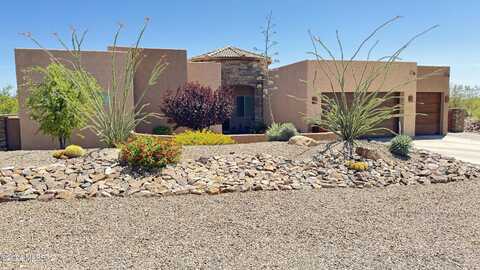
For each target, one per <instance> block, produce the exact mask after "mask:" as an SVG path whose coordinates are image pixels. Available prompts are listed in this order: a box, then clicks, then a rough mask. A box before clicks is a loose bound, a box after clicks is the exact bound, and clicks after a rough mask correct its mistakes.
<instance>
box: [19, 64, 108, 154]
mask: <svg viewBox="0 0 480 270" xmlns="http://www.w3.org/2000/svg"><path fill="white" fill-rule="evenodd" d="M66 70H68V69H67V68H65V67H64V66H63V65H61V64H58V63H52V64H50V65H49V66H48V67H46V68H43V67H34V68H32V69H30V70H28V73H39V74H41V75H42V76H43V78H42V80H40V81H39V82H34V81H32V80H28V86H29V89H30V93H29V95H28V97H27V107H28V109H29V115H30V117H31V118H32V119H33V120H35V121H37V122H38V124H39V125H40V126H39V131H41V132H42V133H44V134H46V135H50V136H53V137H55V138H58V141H59V144H60V148H62V149H63V148H65V146H66V142H67V140H69V139H70V137H71V135H72V132H73V130H74V129H77V128H83V127H85V126H86V124H87V116H86V113H88V112H91V110H90V108H89V106H88V102H87V100H88V98H87V96H86V94H85V91H84V90H85V85H84V84H83V83H82V84H80V85H77V84H75V83H74V82H73V81H72V79H71V77H70V76H69V75H67V73H66V72H67V71H66ZM69 72H70V71H69ZM71 72H72V73H71V74H70V75H72V76H74V77H75V78H77V79H78V78H79V77H80V76H85V80H87V81H88V85H90V86H91V87H92V89H94V90H93V91H98V90H99V89H100V87H99V86H98V84H97V82H96V80H95V78H93V77H92V76H90V75H88V74H82V72H81V71H71ZM79 111H81V112H83V113H78V112H79Z"/></svg>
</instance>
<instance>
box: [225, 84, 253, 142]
mask: <svg viewBox="0 0 480 270" xmlns="http://www.w3.org/2000/svg"><path fill="white" fill-rule="evenodd" d="M253 94H254V92H253V87H250V86H243V85H242V86H235V87H233V96H234V109H233V113H232V116H231V117H230V120H229V121H228V123H226V124H224V127H225V126H228V132H229V133H249V132H250V131H251V129H252V127H253V126H254V124H255V104H254V102H255V101H254V100H255V99H254V96H253Z"/></svg>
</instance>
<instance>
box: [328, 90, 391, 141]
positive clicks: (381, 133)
mask: <svg viewBox="0 0 480 270" xmlns="http://www.w3.org/2000/svg"><path fill="white" fill-rule="evenodd" d="M325 95H327V96H328V97H330V98H333V97H334V94H333V93H325ZM338 95H339V97H340V95H341V94H340V93H339V94H338ZM346 95H347V102H348V103H349V104H351V103H352V101H353V93H346ZM392 96H393V97H398V96H399V93H393V94H392ZM398 103H399V98H391V99H389V100H387V101H386V102H385V105H387V106H395V105H397V104H398ZM398 125H399V120H398V117H394V118H390V119H388V120H387V121H385V122H383V123H382V124H380V125H379V126H380V127H384V128H388V129H389V130H392V131H393V132H395V133H398V130H399V128H398ZM392 135H393V134H392V133H391V132H390V131H387V130H385V131H378V132H376V133H373V134H370V135H369V136H392Z"/></svg>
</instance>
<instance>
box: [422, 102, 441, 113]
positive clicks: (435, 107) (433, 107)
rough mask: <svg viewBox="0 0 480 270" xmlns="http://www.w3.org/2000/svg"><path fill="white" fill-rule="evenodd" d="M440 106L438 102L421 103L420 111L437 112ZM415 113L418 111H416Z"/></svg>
mask: <svg viewBox="0 0 480 270" xmlns="http://www.w3.org/2000/svg"><path fill="white" fill-rule="evenodd" d="M441 108H442V107H441V106H440V104H438V103H437V104H422V105H421V112H422V113H428V114H430V113H438V112H439V111H440V110H441ZM417 113H419V112H418V111H417Z"/></svg>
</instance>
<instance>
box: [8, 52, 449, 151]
mask: <svg viewBox="0 0 480 270" xmlns="http://www.w3.org/2000/svg"><path fill="white" fill-rule="evenodd" d="M117 49H118V50H117V51H118V52H117V61H116V66H115V67H114V68H115V69H116V70H118V73H119V74H120V73H121V71H122V64H123V63H124V61H125V56H126V53H125V49H126V48H117ZM111 50H112V48H109V49H108V50H106V51H84V52H82V64H83V66H84V67H85V69H86V70H87V71H89V72H90V73H91V74H92V75H93V76H94V77H95V78H96V79H97V80H98V82H99V84H100V85H101V86H102V87H103V88H104V89H108V87H109V84H110V81H111V74H112V70H111V69H112V65H111V64H112V51H111ZM142 50H143V53H144V55H145V58H144V60H143V61H142V62H141V64H140V66H139V68H138V70H137V72H136V74H135V78H134V91H133V95H132V96H131V97H130V100H131V101H130V102H131V104H134V103H135V101H136V100H137V99H138V98H139V95H140V93H141V92H142V91H143V89H144V88H145V87H146V85H147V81H148V77H149V75H150V72H151V70H152V69H153V67H154V65H155V63H156V62H157V61H158V60H159V59H161V58H162V57H163V58H164V59H165V60H166V61H167V62H168V63H169V66H168V67H167V69H166V70H165V72H164V73H162V75H161V76H160V78H159V80H158V83H157V84H156V85H155V86H154V87H151V88H150V90H149V91H148V92H147V96H146V98H145V99H144V102H147V103H149V104H150V105H149V106H148V110H150V111H155V112H159V113H161V106H162V103H163V100H164V98H165V97H166V95H167V93H168V91H169V90H171V91H176V89H177V88H179V87H180V86H182V85H184V84H185V83H186V82H189V81H198V82H199V83H201V84H204V85H208V86H210V87H212V88H213V89H216V88H218V87H219V86H221V85H225V86H230V87H231V88H232V89H233V93H234V99H235V109H234V112H233V115H232V117H231V119H230V120H229V121H227V122H226V123H224V124H223V125H222V128H223V132H225V133H248V132H249V131H250V130H251V129H252V128H253V127H254V126H255V125H258V123H265V124H267V125H268V124H269V123H270V122H271V120H270V119H269V117H268V115H269V113H268V111H267V110H268V108H267V104H268V102H267V101H266V100H265V98H264V96H263V93H262V83H263V78H262V74H264V73H263V72H262V68H264V67H263V65H262V62H264V61H262V60H263V59H262V56H261V55H259V54H256V53H253V52H249V51H246V50H242V49H239V48H236V47H232V46H228V47H225V48H221V49H217V50H214V51H211V52H208V53H205V54H202V55H199V56H195V57H192V58H190V59H188V58H187V52H186V50H177V49H151V48H145V49H142ZM50 52H51V53H52V54H54V55H55V56H57V57H63V58H68V53H67V52H65V51H62V50H51V51H50ZM15 63H16V73H17V84H18V85H17V89H18V90H17V93H18V98H19V103H20V110H19V115H18V119H19V131H18V132H19V133H20V136H19V137H20V142H19V144H20V147H21V149H54V148H57V147H58V145H57V142H56V140H54V139H52V138H50V137H48V136H45V135H43V134H41V133H39V132H38V131H37V129H38V125H37V123H35V122H34V121H33V120H31V119H30V118H29V116H28V111H27V108H26V106H25V100H26V97H27V96H28V92H29V89H27V87H26V86H25V78H24V70H25V69H28V68H30V67H33V66H43V67H46V66H47V65H48V64H49V63H50V60H49V57H48V55H47V54H46V53H45V52H44V51H42V50H40V49H15ZM332 64H333V63H332V62H329V61H322V62H317V61H311V60H306V61H301V62H298V63H293V64H289V65H285V66H282V67H278V68H275V69H273V70H270V72H271V74H272V76H271V77H272V78H273V80H274V86H276V88H277V89H276V90H274V91H273V92H272V98H271V103H272V110H273V114H274V117H275V119H274V120H275V122H292V123H294V124H295V126H296V127H297V128H298V129H299V130H300V131H301V132H319V130H318V129H316V128H315V127H312V126H310V125H308V123H307V122H306V121H305V118H306V117H309V116H313V115H316V114H319V113H321V102H320V93H321V92H323V93H325V92H331V91H332V90H331V87H330V84H329V82H328V80H327V79H326V78H325V77H324V76H322V73H321V72H320V70H321V68H322V67H321V66H320V65H324V67H328V66H329V65H332ZM365 64H366V62H362V61H356V62H352V63H351V65H350V68H349V69H348V70H347V74H348V76H349V77H350V79H349V80H347V81H348V82H350V83H351V84H350V85H347V86H346V88H347V89H352V90H353V89H354V87H353V83H352V82H353V81H354V80H353V75H352V74H356V73H357V72H360V71H361V70H362V68H363V67H364V65H365ZM368 64H369V66H371V67H374V66H376V65H380V64H381V63H380V62H368ZM449 70H450V69H449V67H427V66H419V65H417V63H415V62H398V63H395V64H393V66H392V68H391V70H390V73H389V75H388V77H387V78H386V80H385V82H384V84H380V83H377V84H374V85H372V89H374V88H375V87H380V85H381V87H382V88H381V90H385V91H387V90H389V89H391V88H393V87H396V86H398V85H399V84H402V83H404V82H406V81H410V83H408V84H405V85H402V86H401V87H399V88H398V90H395V91H396V92H397V94H398V97H399V98H398V99H396V100H393V101H391V104H400V106H401V110H402V115H401V116H400V117H398V118H394V119H392V120H390V121H388V122H386V123H384V126H385V127H388V128H390V129H392V130H394V131H397V132H402V133H405V134H408V135H412V136H413V135H423V134H446V133H447V128H448V126H447V125H448V89H449V77H450V75H449ZM425 74H431V75H429V76H428V77H426V78H425V79H422V80H416V78H418V77H420V76H423V75H425ZM34 79H41V78H34ZM335 87H336V86H335ZM334 90H338V89H334ZM160 124H162V125H165V124H167V119H166V118H160V119H150V122H149V123H142V124H141V125H139V126H138V127H137V130H136V131H137V132H143V133H151V132H152V130H153V128H154V127H156V126H158V125H160ZM72 143H74V144H79V145H82V146H84V147H99V146H101V145H100V143H99V141H98V139H97V138H96V136H95V135H94V134H93V133H91V132H90V131H88V130H82V131H77V132H76V133H75V134H74V136H73V137H72Z"/></svg>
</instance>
